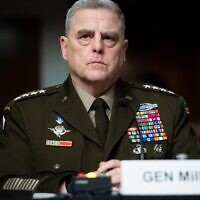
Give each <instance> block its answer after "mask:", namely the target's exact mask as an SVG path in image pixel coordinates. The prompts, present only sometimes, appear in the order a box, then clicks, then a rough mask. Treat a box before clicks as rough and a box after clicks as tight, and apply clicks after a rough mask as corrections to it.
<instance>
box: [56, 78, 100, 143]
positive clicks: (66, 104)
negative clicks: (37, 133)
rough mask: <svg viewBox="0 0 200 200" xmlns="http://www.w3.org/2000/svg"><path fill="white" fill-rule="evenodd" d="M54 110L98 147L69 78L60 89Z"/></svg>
mask: <svg viewBox="0 0 200 200" xmlns="http://www.w3.org/2000/svg"><path fill="white" fill-rule="evenodd" d="M54 110H55V111H56V112H57V113H58V114H59V115H61V116H62V117H63V118H64V120H65V121H66V122H67V123H69V124H70V125H71V126H73V127H74V128H75V129H77V130H78V131H80V132H81V133H82V134H84V135H85V136H86V137H88V138H89V139H91V140H92V141H94V142H95V143H97V144H98V145H100V143H99V140H98V137H97V134H96V132H95V129H94V127H93V125H92V122H91V120H90V118H89V115H88V113H87V111H86V109H85V107H84V105H83V103H82V101H81V100H80V98H79V96H78V94H77V93H76V91H75V89H74V87H73V84H72V82H71V78H70V77H69V78H68V79H67V80H66V82H65V83H64V84H63V86H62V87H61V89H60V91H59V94H58V99H57V103H56V106H55V108H54Z"/></svg>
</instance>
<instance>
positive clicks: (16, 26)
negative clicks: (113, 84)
mask: <svg viewBox="0 0 200 200" xmlns="http://www.w3.org/2000/svg"><path fill="white" fill-rule="evenodd" d="M73 2H74V1H73V0H52V1H49V0H6V1H1V3H0V74H1V85H0V91H1V100H0V109H1V111H2V110H3V108H4V106H5V105H6V104H7V103H8V102H9V101H10V100H11V99H13V98H14V97H16V96H18V95H20V94H22V93H25V92H27V91H31V90H35V89H40V88H43V87H48V86H52V85H55V84H59V83H62V82H63V81H64V80H65V79H66V77H67V74H68V68H67V66H66V63H65V62H64V61H63V59H62V56H61V51H60V47H59V37H60V36H61V35H63V34H64V23H65V14H66V12H67V10H68V8H69V7H70V6H71V5H72V3H73ZM116 2H117V3H118V4H119V5H120V6H121V8H122V10H123V12H124V14H125V18H126V25H127V29H126V37H127V38H128V39H129V49H128V53H127V63H126V65H125V66H124V71H123V73H122V78H123V79H125V80H135V81H144V82H147V83H152V84H156V85H158V86H160V87H165V88H168V89H170V90H173V91H174V92H175V93H178V94H180V95H182V96H184V97H185V99H186V101H187V103H188V105H189V107H190V111H191V116H192V122H193V126H194V127H195V129H196V130H197V131H199V130H200V90H199V86H200V84H199V76H200V67H199V65H200V39H199V37H200V28H199V20H200V12H199V6H197V3H195V1H193V0H190V1H184V0H182V1H178V0H116ZM1 113H2V112H1Z"/></svg>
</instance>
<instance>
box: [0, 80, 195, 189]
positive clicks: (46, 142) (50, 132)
mask: <svg viewBox="0 0 200 200" xmlns="http://www.w3.org/2000/svg"><path fill="white" fill-rule="evenodd" d="M142 105H143V106H144V105H147V109H151V108H150V107H151V106H152V105H153V107H157V108H156V109H157V110H158V113H159V115H160V119H159V120H158V121H159V123H160V124H161V125H162V129H163V130H162V131H161V132H164V133H166V136H167V138H166V137H165V138H164V137H160V140H158V141H148V142H144V143H142V146H143V147H142V148H143V149H144V150H143V151H144V155H145V159H171V158H174V157H175V156H176V155H177V154H178V153H183V152H184V153H187V154H188V155H189V156H190V157H193V156H196V155H197V154H198V153H197V150H196V141H195V134H194V132H193V131H192V130H191V128H190V124H189V116H188V114H187V112H186V111H185V102H184V100H183V98H181V97H179V96H177V95H175V94H173V93H172V92H170V91H168V90H165V89H162V88H158V87H155V86H151V85H147V84H139V83H125V82H122V81H118V83H117V85H116V91H115V97H114V104H113V109H112V114H111V120H110V126H109V130H108V134H107V140H106V143H105V145H104V146H102V145H101V144H100V142H99V139H98V136H97V134H96V132H95V129H94V127H93V124H92V122H91V119H90V118H89V116H88V113H87V112H86V110H85V107H84V106H83V103H82V101H81V100H80V98H79V96H78V95H77V93H76V91H75V89H74V87H73V84H72V82H71V78H70V77H69V78H68V79H67V80H66V81H65V83H64V84H62V85H59V86H55V87H51V88H47V89H44V90H38V91H33V92H30V93H27V94H24V95H21V96H19V97H17V98H16V99H15V100H13V101H12V102H11V103H10V104H9V105H8V106H7V107H6V108H5V115H4V117H5V124H4V131H3V134H1V135H0V148H1V149H0V176H1V180H0V186H1V189H0V190H2V191H12V190H15V191H16V190H27V191H33V192H36V191H37V192H38V191H40V192H58V188H59V184H60V182H61V181H62V180H64V179H65V178H67V176H68V175H70V174H71V173H76V172H85V173H86V172H90V171H95V170H96V169H97V168H98V164H99V162H100V161H102V160H110V159H119V160H129V159H140V152H141V144H140V142H137V141H139V140H137V139H136V140H134V139H132V136H130V134H128V133H130V131H128V130H130V128H133V130H137V129H138V123H137V121H136V119H137V118H139V119H141V118H142V117H141V116H144V115H145V112H144V113H143V114H141V116H140V113H138V111H140V110H141V109H140V108H141V107H142ZM150 118H151V117H150ZM151 119H152V118H151ZM140 125H141V124H140ZM142 127H143V128H144V129H145V127H147V129H148V125H145V123H143V125H142ZM132 133H133V135H134V133H136V132H134V131H133V132H132ZM151 139H152V138H151ZM153 139H154V137H153Z"/></svg>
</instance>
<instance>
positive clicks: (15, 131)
mask: <svg viewBox="0 0 200 200" xmlns="http://www.w3.org/2000/svg"><path fill="white" fill-rule="evenodd" d="M4 119H5V120H3V121H4V123H3V128H2V129H1V133H0V193H3V194H4V193H9V194H11V193H12V192H13V193H16V192H17V193H19V192H24V193H33V192H52V193H58V192H59V186H60V184H61V182H62V181H63V180H67V179H68V178H69V177H70V176H71V175H72V174H74V173H73V172H69V171H66V172H60V173H55V172H53V171H48V170H46V171H45V169H44V170H43V171H42V172H41V171H40V172H37V170H36V164H35V162H34V156H33V153H32V151H33V150H32V148H31V143H30V141H29V137H28V136H27V133H26V127H25V124H24V122H23V117H22V114H21V113H20V109H19V108H18V106H17V105H16V103H12V104H11V105H9V106H7V107H6V110H5V113H4Z"/></svg>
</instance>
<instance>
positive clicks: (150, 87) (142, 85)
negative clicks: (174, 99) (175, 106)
mask: <svg viewBox="0 0 200 200" xmlns="http://www.w3.org/2000/svg"><path fill="white" fill-rule="evenodd" d="M128 84H130V85H131V86H132V87H137V88H141V89H145V90H151V91H157V92H163V93H167V94H171V95H176V94H175V93H174V92H173V91H171V90H168V89H165V88H161V87H158V86H156V85H152V84H147V83H141V82H128Z"/></svg>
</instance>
